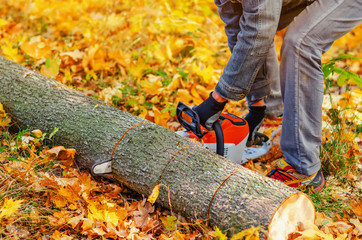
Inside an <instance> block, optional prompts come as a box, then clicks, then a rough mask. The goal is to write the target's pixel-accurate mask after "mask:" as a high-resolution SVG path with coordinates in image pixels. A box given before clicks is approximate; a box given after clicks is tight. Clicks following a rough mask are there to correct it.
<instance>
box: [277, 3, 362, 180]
mask: <svg viewBox="0 0 362 240" xmlns="http://www.w3.org/2000/svg"><path fill="white" fill-rule="evenodd" d="M361 22H362V0H317V1H315V2H314V3H312V4H311V5H310V6H308V7H307V8H306V9H305V10H304V11H303V12H301V13H300V14H299V15H298V16H297V17H296V18H294V20H293V22H292V23H291V24H290V25H289V27H288V29H287V31H286V33H285V37H284V41H283V45H282V49H281V64H280V80H281V88H282V96H283V101H284V115H283V124H282V133H281V139H280V146H281V149H282V151H283V153H284V156H285V160H286V162H288V163H289V164H290V165H292V166H293V167H294V168H295V169H296V170H297V171H298V172H300V173H302V174H306V175H311V174H313V173H315V172H316V171H318V170H319V169H320V160H319V154H320V153H319V146H320V144H321V130H322V102H323V92H324V91H323V90H324V86H323V73H322V71H321V57H322V54H323V53H324V52H325V51H327V50H328V49H329V47H330V46H331V45H332V44H333V42H334V41H335V40H336V39H338V38H340V37H342V36H343V35H344V34H346V33H348V32H349V31H350V30H352V29H353V28H355V27H356V26H358V24H360V23H361Z"/></svg>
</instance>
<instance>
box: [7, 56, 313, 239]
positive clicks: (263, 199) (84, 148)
mask: <svg viewBox="0 0 362 240" xmlns="http://www.w3.org/2000/svg"><path fill="white" fill-rule="evenodd" d="M0 86H1V87H0V102H1V103H2V104H3V105H4V108H5V110H6V111H7V112H8V113H9V114H11V117H12V119H13V120H14V121H15V122H16V123H17V124H18V126H20V127H21V128H23V129H25V128H30V129H40V130H42V131H43V132H48V133H50V132H52V131H53V130H54V128H55V127H57V128H59V131H58V132H57V134H56V135H55V143H56V144H57V145H63V146H65V147H67V148H75V149H76V150H77V156H76V159H77V161H78V164H79V165H80V166H82V167H84V168H87V169H89V170H91V168H92V166H93V164H95V163H99V162H103V161H105V160H108V159H110V156H111V154H112V150H113V149H114V147H115V146H116V144H117V142H118V141H119V140H120V139H121V137H122V136H123V139H122V140H121V141H120V142H119V144H118V146H117V147H116V148H115V151H114V155H113V160H112V173H110V174H105V175H104V176H105V177H107V178H109V179H113V180H116V181H119V182H121V183H124V184H125V185H126V186H127V187H129V188H130V189H132V190H134V191H136V192H138V193H141V194H143V195H145V196H148V195H149V194H151V192H152V190H153V189H154V187H155V186H156V185H157V184H158V183H161V187H160V194H159V197H158V199H157V202H158V203H159V204H160V205H162V206H163V207H166V208H170V207H171V206H172V210H173V211H174V212H177V213H180V214H181V215H183V216H184V217H186V218H188V219H197V218H198V219H203V220H207V219H208V218H209V220H210V224H211V225H213V226H218V227H219V228H220V229H223V230H227V231H228V232H229V233H230V234H233V233H236V232H239V231H241V230H243V229H246V228H249V227H251V226H262V227H263V228H264V229H265V230H268V231H269V237H268V239H277V240H281V239H287V236H288V234H289V233H290V232H292V231H294V230H295V229H296V228H297V226H298V224H299V223H300V222H301V223H306V222H307V221H313V220H314V207H313V204H312V203H311V201H310V199H309V198H308V197H307V196H306V195H305V194H303V193H300V192H298V191H297V190H295V189H292V188H289V187H287V186H286V185H284V184H283V183H281V182H278V181H275V180H273V179H269V178H266V177H264V176H262V175H260V174H258V173H256V172H253V171H251V170H248V169H246V168H244V167H242V166H241V165H238V164H236V163H233V162H231V161H229V160H228V159H225V158H223V157H220V156H218V155H216V154H215V153H213V152H211V151H209V150H207V149H205V148H202V147H200V146H198V145H197V144H195V143H194V142H192V141H190V140H189V139H186V138H183V137H180V136H178V135H177V134H175V133H173V132H172V131H170V130H168V129H167V128H164V127H160V126H158V125H156V124H154V123H152V122H149V121H146V120H144V119H141V118H139V117H137V116H133V115H131V114H129V113H126V112H124V111H121V110H119V109H117V108H115V107H113V106H110V105H107V104H105V103H104V102H102V101H100V100H98V99H96V98H93V97H90V96H86V95H84V94H82V93H81V92H80V91H77V90H73V89H70V88H68V87H66V86H65V85H62V84H61V83H59V82H57V81H55V80H52V79H50V78H48V77H45V76H42V75H41V74H39V73H37V72H35V71H32V70H29V69H27V68H25V67H23V66H22V65H19V64H17V63H14V62H11V61H8V60H6V59H5V58H2V57H0ZM141 122H144V123H143V124H140V123H141ZM136 124H140V125H136ZM265 237H266V236H265V235H263V237H262V238H265Z"/></svg>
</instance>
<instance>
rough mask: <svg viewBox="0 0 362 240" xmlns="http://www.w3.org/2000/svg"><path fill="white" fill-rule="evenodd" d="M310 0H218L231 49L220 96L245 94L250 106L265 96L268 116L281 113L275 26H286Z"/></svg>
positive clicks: (236, 97)
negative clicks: (259, 0)
mask: <svg viewBox="0 0 362 240" xmlns="http://www.w3.org/2000/svg"><path fill="white" fill-rule="evenodd" d="M308 2H310V1H309V0H292V1H290V0H283V1H282V0H278V1H268V0H264V1H261V2H260V4H258V1H250V0H249V1H242V0H235V1H230V0H215V4H216V5H217V6H218V8H219V14H220V17H221V19H222V20H223V21H224V22H225V32H226V35H227V37H228V44H229V48H230V50H231V52H232V56H231V59H230V61H229V63H228V65H227V66H226V67H225V70H224V73H223V75H222V76H221V79H220V81H219V84H218V86H217V87H216V89H215V90H216V91H217V92H218V93H219V94H220V95H221V96H223V97H224V98H226V99H230V100H240V99H242V98H244V97H246V99H247V102H248V105H249V106H250V104H252V103H254V102H257V101H259V100H260V99H265V102H266V106H267V109H266V116H267V117H276V116H279V115H281V114H282V109H283V104H282V97H281V90H280V80H279V66H278V65H279V64H278V59H277V55H276V52H275V48H274V42H273V40H274V34H275V31H276V29H282V28H284V27H285V26H287V25H288V24H289V23H290V22H291V21H292V20H293V18H294V17H295V16H296V15H298V14H299V13H300V12H301V11H302V10H303V9H304V8H305V6H306V5H308ZM257 12H258V13H259V14H256V13H257ZM280 12H281V13H280ZM280 14H281V17H280V18H279V16H280ZM255 36H256V37H255ZM238 41H239V45H237V42H238ZM268 42H270V44H268ZM240 43H242V44H240ZM246 43H247V44H246ZM236 45H237V46H236ZM235 46H236V47H235ZM234 48H235V52H233V50H234Z"/></svg>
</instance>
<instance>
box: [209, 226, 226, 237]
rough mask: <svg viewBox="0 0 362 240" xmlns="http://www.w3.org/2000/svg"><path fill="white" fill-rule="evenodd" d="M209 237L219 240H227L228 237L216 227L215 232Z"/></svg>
mask: <svg viewBox="0 0 362 240" xmlns="http://www.w3.org/2000/svg"><path fill="white" fill-rule="evenodd" d="M209 235H210V236H211V237H213V238H215V239H218V240H226V239H227V236H226V234H224V233H223V232H222V231H221V230H220V229H219V228H218V227H214V231H212V232H210V233H209Z"/></svg>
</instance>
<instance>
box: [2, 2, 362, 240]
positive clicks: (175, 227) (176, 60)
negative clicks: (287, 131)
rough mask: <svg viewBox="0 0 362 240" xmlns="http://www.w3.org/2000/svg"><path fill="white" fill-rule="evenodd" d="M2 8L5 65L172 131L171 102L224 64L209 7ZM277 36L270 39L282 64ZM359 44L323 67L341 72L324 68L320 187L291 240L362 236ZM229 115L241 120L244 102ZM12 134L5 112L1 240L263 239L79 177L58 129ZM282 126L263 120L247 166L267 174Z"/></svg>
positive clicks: (218, 28) (193, 99) (345, 43)
mask: <svg viewBox="0 0 362 240" xmlns="http://www.w3.org/2000/svg"><path fill="white" fill-rule="evenodd" d="M0 10H1V11H0V36H1V38H0V54H1V55H2V56H4V57H6V58H8V59H10V60H12V61H15V62H17V63H20V64H23V65H25V66H27V67H29V68H31V69H34V70H37V71H39V72H41V73H42V74H44V75H46V76H49V77H51V78H54V79H56V80H58V81H59V82H61V83H63V84H65V85H67V86H69V87H71V88H74V89H78V90H80V91H82V92H83V93H84V94H87V95H90V96H93V97H95V98H99V99H101V100H103V101H104V102H105V103H108V104H111V105H114V106H115V107H118V108H120V109H122V110H124V111H127V112H130V113H132V114H134V115H137V116H140V117H142V118H145V119H147V120H150V121H153V122H155V123H157V124H159V125H160V126H164V127H167V128H169V129H171V130H172V131H176V130H178V129H180V124H179V123H178V122H177V120H176V118H175V110H176V104H177V103H178V102H179V101H180V100H182V101H183V102H184V103H186V104H188V105H190V106H191V105H198V104H200V103H201V102H202V101H203V100H204V99H205V98H207V97H208V95H209V93H210V91H212V89H213V88H214V87H215V85H216V83H217V81H218V78H219V77H220V75H221V73H222V70H223V66H225V65H226V63H227V60H228V58H229V56H230V53H229V50H228V46H227V40H226V36H225V34H224V29H223V23H222V22H221V20H220V19H219V16H218V14H217V9H216V7H215V6H214V3H213V1H212V0H198V1H196V0H193V1H180V0H174V1H171V0H166V1H161V0H154V1H148V0H142V1H130V0H118V1H113V0H112V1H111V0H97V1H96V0H88V1H85V0H77V1H71V0H64V1H58V0H47V1H45V0H34V1H28V0H18V1H2V2H0ZM283 34H284V32H283V31H281V32H278V33H277V35H276V36H275V44H276V49H277V52H278V54H279V52H280V47H281V44H282V41H283ZM361 42H362V26H361V25H360V26H358V27H357V28H356V29H354V30H353V31H351V32H350V33H348V34H347V35H346V36H344V37H343V38H341V39H339V40H337V41H336V42H335V43H334V45H333V46H332V47H331V49H330V50H329V51H328V52H327V53H326V54H324V56H323V59H322V60H323V63H324V65H323V66H325V67H328V66H329V65H328V64H331V65H330V66H332V68H333V69H337V70H336V71H335V72H339V73H341V71H338V69H342V70H344V72H342V73H341V74H331V75H329V74H327V70H325V74H326V76H325V99H324V104H323V141H322V145H321V148H320V149H321V161H322V170H323V172H324V174H325V176H326V178H327V184H326V188H325V189H324V190H323V191H322V192H320V193H313V192H308V191H304V192H305V193H306V194H308V195H309V197H310V198H311V199H312V201H313V203H314V205H315V208H316V211H317V215H316V216H317V217H316V221H315V224H314V225H312V226H310V228H309V229H308V230H307V229H305V230H304V229H300V231H299V232H296V233H295V234H293V235H291V236H290V239H299V240H301V239H361V238H362V197H361V196H362V160H361V152H362V150H361V146H362V90H361V88H360V87H359V86H358V85H357V84H356V82H357V81H358V80H356V79H357V78H356V77H355V76H357V77H358V76H361V75H362V60H361V57H362V51H361V46H362V45H361ZM346 54H348V56H347V57H346ZM340 56H345V57H343V58H341V59H338V57H340ZM349 56H354V57H355V58H353V57H349ZM325 69H327V68H325ZM348 71H349V72H351V73H354V74H355V75H348V73H349V72H348ZM346 74H347V75H348V76H349V77H348V78H346V77H343V76H345V75H346ZM341 76H342V77H341ZM226 111H227V112H229V113H232V114H235V115H238V116H243V115H244V114H245V113H246V112H247V110H246V107H245V100H243V101H240V102H232V103H230V104H228V106H227V108H226ZM10 126H13V123H12V121H11V116H9V115H8V114H6V113H5V111H4V110H3V107H2V105H1V104H0V142H1V147H0V163H1V165H0V183H1V184H0V224H1V227H0V238H1V239H227V238H228V237H229V238H231V239H234V240H235V239H250V240H251V239H259V237H258V236H257V232H258V231H257V228H251V229H246V230H244V231H243V232H241V233H239V234H237V235H235V236H228V237H227V236H226V234H225V232H223V231H221V230H219V229H218V228H217V227H213V228H212V227H209V226H207V224H206V223H205V222H204V221H202V220H201V219H197V220H193V221H187V220H185V219H184V218H183V217H182V216H180V215H177V214H175V213H173V212H171V211H169V210H167V209H163V208H160V207H159V206H157V204H156V205H152V204H150V203H149V202H147V197H148V196H143V195H142V194H137V193H135V192H132V191H130V190H129V189H127V188H125V187H124V186H123V185H122V184H118V183H115V182H109V181H108V180H105V179H103V178H100V177H93V176H91V175H90V174H89V172H86V171H79V169H78V168H77V165H76V163H75V162H74V155H75V153H76V149H66V148H64V147H61V146H55V145H54V144H53V141H52V140H53V136H54V134H56V130H55V131H54V132H53V133H42V132H41V131H40V130H36V129H31V130H25V129H23V130H20V129H19V131H17V132H10V131H9V127H10ZM280 126H281V119H266V120H265V122H264V124H263V126H262V127H261V129H260V131H261V132H263V133H265V134H266V135H268V136H270V137H271V139H272V149H271V151H270V152H269V153H268V154H267V155H265V156H263V157H262V158H260V159H257V160H255V161H249V162H248V163H246V164H244V166H245V167H247V168H249V169H252V170H254V171H257V172H259V173H261V174H264V175H265V174H266V173H267V172H268V171H270V169H271V168H272V167H273V165H275V163H276V162H277V161H278V160H280V159H281V158H282V157H283V155H282V152H281V151H280V148H279V144H278V143H279V136H280ZM13 127H14V126H13ZM302 191H303V190H302ZM256 227H257V226H256Z"/></svg>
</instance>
